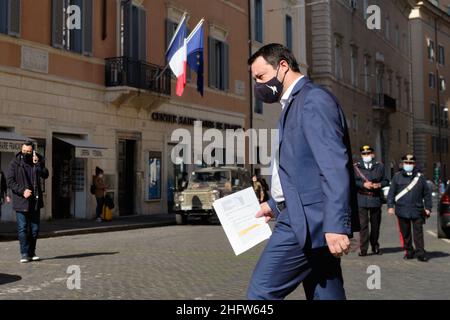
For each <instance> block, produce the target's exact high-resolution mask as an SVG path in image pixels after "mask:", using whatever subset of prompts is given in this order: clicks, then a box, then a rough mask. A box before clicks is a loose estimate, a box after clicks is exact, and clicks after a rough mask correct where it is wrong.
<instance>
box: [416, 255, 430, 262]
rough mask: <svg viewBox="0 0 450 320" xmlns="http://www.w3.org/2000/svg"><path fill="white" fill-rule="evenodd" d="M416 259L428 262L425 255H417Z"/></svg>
mask: <svg viewBox="0 0 450 320" xmlns="http://www.w3.org/2000/svg"><path fill="white" fill-rule="evenodd" d="M417 260H419V261H422V262H428V258H427V257H425V256H418V257H417Z"/></svg>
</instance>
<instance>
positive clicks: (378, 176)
mask: <svg viewBox="0 0 450 320" xmlns="http://www.w3.org/2000/svg"><path fill="white" fill-rule="evenodd" d="M370 164H371V165H372V167H371V168H370V169H366V167H365V164H364V161H362V160H361V161H360V162H357V163H355V167H357V168H358V169H359V171H361V173H362V174H363V175H364V176H365V177H366V178H367V180H369V181H371V182H373V183H381V188H384V187H387V186H388V185H389V180H388V179H387V178H386V174H385V171H384V164H382V163H379V162H377V161H375V160H372V162H370ZM355 180H356V186H357V188H358V206H359V207H360V208H378V207H381V205H382V203H381V192H382V190H381V188H380V189H366V188H364V182H365V180H364V178H363V177H361V175H360V174H359V172H358V170H356V168H355Z"/></svg>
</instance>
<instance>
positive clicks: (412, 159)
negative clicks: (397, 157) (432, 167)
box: [402, 154, 416, 162]
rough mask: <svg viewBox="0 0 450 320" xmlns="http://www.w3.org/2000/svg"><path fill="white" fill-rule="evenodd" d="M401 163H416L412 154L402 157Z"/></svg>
mask: <svg viewBox="0 0 450 320" xmlns="http://www.w3.org/2000/svg"><path fill="white" fill-rule="evenodd" d="M402 161H407V162H416V157H415V156H414V155H413V154H405V155H404V156H403V157H402Z"/></svg>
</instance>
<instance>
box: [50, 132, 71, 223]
mask: <svg viewBox="0 0 450 320" xmlns="http://www.w3.org/2000/svg"><path fill="white" fill-rule="evenodd" d="M74 153H75V150H74V148H73V147H72V146H71V145H69V144H67V143H64V142H63V141H61V140H59V139H56V138H53V154H52V158H53V167H52V168H53V176H52V190H53V192H52V193H53V197H52V208H53V210H52V211H53V212H52V218H53V219H64V218H70V217H71V212H70V207H71V199H72V188H71V186H72V177H71V163H72V162H73V159H74V156H75V154H74Z"/></svg>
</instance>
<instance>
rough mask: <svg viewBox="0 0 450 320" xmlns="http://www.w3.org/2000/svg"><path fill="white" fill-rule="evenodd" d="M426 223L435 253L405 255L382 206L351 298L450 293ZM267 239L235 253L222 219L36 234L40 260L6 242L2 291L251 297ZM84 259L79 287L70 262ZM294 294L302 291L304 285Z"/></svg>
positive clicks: (53, 295) (349, 273)
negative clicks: (371, 282) (425, 257)
mask: <svg viewBox="0 0 450 320" xmlns="http://www.w3.org/2000/svg"><path fill="white" fill-rule="evenodd" d="M435 226H436V218H435V217H433V218H431V219H430V220H429V221H428V222H427V224H426V225H425V230H426V231H425V243H426V249H427V251H428V252H429V256H430V258H431V259H430V261H429V262H428V263H422V262H419V261H417V260H410V261H405V260H403V259H402V256H403V252H402V251H401V248H400V244H399V237H398V232H397V227H396V220H395V219H394V218H393V217H389V216H387V215H386V212H385V211H384V213H383V221H382V229H381V241H380V243H381V246H382V249H383V252H384V254H383V255H381V256H367V257H364V258H361V257H358V255H357V252H358V250H357V247H356V246H355V244H356V242H357V237H356V238H355V239H354V240H353V244H354V245H353V250H352V252H351V253H350V254H349V255H348V256H346V257H345V258H344V259H343V260H342V266H343V270H344V277H345V287H346V291H347V296H348V298H349V299H364V300H365V299H375V300H377V299H449V298H450V284H449V282H448V279H450V241H449V240H447V241H444V240H440V239H437V238H436V230H435ZM263 247H264V244H261V245H259V246H257V247H256V248H253V249H251V250H250V251H248V252H246V253H244V254H242V255H241V256H238V257H236V256H235V255H234V253H233V251H232V249H231V247H230V246H229V243H228V241H227V239H226V237H225V234H224V232H223V230H222V228H221V227H220V226H219V225H200V224H198V223H194V224H190V225H187V226H168V227H156V228H149V229H138V230H129V231H118V232H108V233H101V234H86V235H75V236H67V237H60V238H49V239H41V240H39V241H38V254H39V255H40V256H41V257H42V258H43V260H42V261H40V262H33V263H28V264H20V263H19V261H18V260H19V255H18V248H19V244H18V242H17V241H11V242H2V243H0V254H1V256H0V257H1V258H0V299H52V300H53V299H94V300H95V299H171V300H172V299H198V300H200V299H225V300H227V299H245V292H246V288H247V284H248V281H249V278H250V275H251V272H252V270H253V268H254V266H255V264H256V262H257V260H258V258H259V255H260V253H261V250H262V249H263ZM72 265H76V266H79V268H80V271H81V282H80V285H81V288H80V289H73V290H70V289H68V286H67V284H68V282H69V284H74V283H75V282H73V281H72V280H73V279H72V278H71V275H72V273H68V272H67V271H68V268H69V267H70V266H72ZM371 265H375V266H378V267H379V268H380V270H381V289H374V290H369V289H368V288H367V279H368V277H369V276H370V274H368V273H367V269H368V267H369V266H371ZM288 299H304V294H303V289H302V287H299V288H298V289H297V290H296V291H295V292H294V293H292V294H291V295H290V296H289V297H288Z"/></svg>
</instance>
